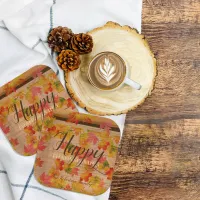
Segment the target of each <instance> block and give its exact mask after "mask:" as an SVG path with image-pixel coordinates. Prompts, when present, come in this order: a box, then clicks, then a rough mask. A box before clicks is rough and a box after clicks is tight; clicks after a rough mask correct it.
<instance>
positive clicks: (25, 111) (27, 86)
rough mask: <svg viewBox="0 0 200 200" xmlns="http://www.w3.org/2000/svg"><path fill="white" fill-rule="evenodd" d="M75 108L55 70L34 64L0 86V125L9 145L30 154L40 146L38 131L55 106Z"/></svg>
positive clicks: (40, 147)
mask: <svg viewBox="0 0 200 200" xmlns="http://www.w3.org/2000/svg"><path fill="white" fill-rule="evenodd" d="M61 107H63V108H65V109H69V110H76V109H75V106H74V104H73V102H72V100H71V99H70V98H69V96H68V94H67V93H66V91H65V89H64V87H63V86H62V84H61V83H60V81H59V80H58V78H57V76H56V74H55V73H54V72H53V71H52V70H51V69H50V68H49V67H47V66H44V65H40V66H35V67H33V68H31V69H30V70H28V71H27V72H25V73H24V74H22V75H20V76H19V77H17V78H15V79H14V80H12V81H11V82H9V83H7V84H6V85H4V86H2V87H1V88H0V127H1V129H2V131H3V132H4V134H5V135H6V137H7V139H8V140H9V142H10V144H11V145H12V147H13V149H15V151H17V152H18V153H19V154H21V155H24V156H30V155H33V154H35V153H36V152H37V149H42V148H43V145H42V144H41V143H39V142H38V132H39V131H40V130H41V127H42V121H43V120H44V117H45V116H46V115H51V113H52V111H53V110H54V109H56V108H61Z"/></svg>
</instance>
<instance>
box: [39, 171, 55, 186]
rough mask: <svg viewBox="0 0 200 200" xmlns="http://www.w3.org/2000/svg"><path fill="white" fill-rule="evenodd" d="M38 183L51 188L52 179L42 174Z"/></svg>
mask: <svg viewBox="0 0 200 200" xmlns="http://www.w3.org/2000/svg"><path fill="white" fill-rule="evenodd" d="M40 181H41V182H42V183H43V184H45V185H47V186H51V183H52V182H51V181H52V177H51V176H49V175H47V174H45V172H44V173H42V174H41V175H40Z"/></svg>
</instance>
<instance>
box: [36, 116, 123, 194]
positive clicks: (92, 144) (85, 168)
mask: <svg viewBox="0 0 200 200" xmlns="http://www.w3.org/2000/svg"><path fill="white" fill-rule="evenodd" d="M67 119H68V120H66V121H65V120H57V119H56V118H53V117H47V118H46V119H45V121H44V123H43V127H42V137H46V139H42V137H41V140H43V141H44V145H45V146H46V148H45V149H44V150H43V151H38V153H37V157H38V158H42V161H44V163H43V166H42V167H40V166H38V165H35V171H36V172H37V173H36V174H37V177H36V178H37V179H38V180H39V181H40V182H41V183H42V184H44V185H47V186H50V187H54V188H59V189H64V190H68V191H73V192H80V193H85V194H89V195H99V194H102V193H104V192H105V191H106V190H107V189H108V187H109V186H110V183H111V180H112V176H113V173H114V162H115V158H116V154H117V147H118V142H119V138H120V133H117V134H116V133H114V132H113V131H111V128H112V124H111V123H107V121H106V120H104V121H102V123H99V124H98V125H97V124H95V128H92V125H93V123H94V122H93V121H92V120H93V118H92V117H90V116H89V117H88V116H87V115H85V116H81V115H80V114H77V113H72V114H70V116H68V117H67ZM97 121H98V120H97ZM82 123H83V124H84V125H82ZM90 123H91V125H89V124H90ZM96 127H99V128H96ZM100 127H101V128H100ZM49 135H50V136H49ZM64 136H65V139H64V140H63V137H64ZM72 137H73V138H74V139H73V140H72V141H71V143H69V140H70V139H71V138H72ZM47 138H48V139H47ZM49 144H51V145H50V146H48V145H49ZM58 146H59V148H58ZM79 147H81V148H82V150H81V151H78V149H79ZM57 148H58V149H57ZM47 149H51V153H49V152H48V150H47ZM69 149H70V150H69ZM77 152H78V153H77ZM84 152H85V153H86V152H87V155H86V156H85V154H84ZM76 153H77V156H76V158H74V156H75V154H76ZM102 153H103V154H102ZM52 155H53V158H52ZM94 155H95V156H94ZM100 156H101V157H100ZM98 158H99V160H98ZM81 160H84V162H82V163H81V164H80V161H81ZM97 160H98V162H97ZM71 161H72V162H71ZM37 162H38V163H39V161H37ZM96 162H97V163H96ZM79 164H80V165H79ZM43 181H44V182H43Z"/></svg>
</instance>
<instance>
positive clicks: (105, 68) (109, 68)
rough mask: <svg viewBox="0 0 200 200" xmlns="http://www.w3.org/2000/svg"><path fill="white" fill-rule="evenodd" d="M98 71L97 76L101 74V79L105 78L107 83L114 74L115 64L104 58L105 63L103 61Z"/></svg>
mask: <svg viewBox="0 0 200 200" xmlns="http://www.w3.org/2000/svg"><path fill="white" fill-rule="evenodd" d="M98 73H99V76H101V77H102V78H103V79H105V80H106V81H107V83H108V84H109V82H110V81H111V80H112V79H113V77H114V76H115V75H116V68H115V65H112V64H111V63H110V60H109V58H105V63H104V65H102V64H101V65H100V67H99V71H98Z"/></svg>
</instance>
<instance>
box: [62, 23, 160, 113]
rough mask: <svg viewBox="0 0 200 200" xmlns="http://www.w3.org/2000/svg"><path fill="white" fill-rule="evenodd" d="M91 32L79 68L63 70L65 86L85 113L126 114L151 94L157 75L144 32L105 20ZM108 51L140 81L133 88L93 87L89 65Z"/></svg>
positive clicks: (133, 77)
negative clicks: (90, 46)
mask: <svg viewBox="0 0 200 200" xmlns="http://www.w3.org/2000/svg"><path fill="white" fill-rule="evenodd" d="M88 34H90V35H91V36H92V37H93V41H94V48H93V50H92V52H91V53H90V54H87V55H84V56H81V65H80V67H79V69H77V70H75V71H73V72H66V73H65V81H66V87H67V89H68V92H69V94H70V95H71V97H72V98H73V99H74V100H75V101H76V102H77V103H78V104H79V105H80V106H81V107H82V108H85V109H86V110H87V111H88V112H90V113H93V114H97V115H118V114H122V113H127V112H128V111H130V110H133V109H135V108H136V107H137V106H138V105H141V104H142V103H143V102H144V101H145V99H146V98H147V97H148V96H149V95H150V94H151V91H152V89H153V86H154V81H155V77H156V59H155V58H154V55H153V54H152V52H151V50H150V48H149V46H148V43H147V41H146V40H145V38H144V36H143V35H140V34H138V33H137V31H136V30H135V29H132V28H131V27H129V26H120V25H119V24H117V23H114V22H108V23H106V24H105V25H104V26H102V27H98V28H96V29H94V30H92V31H90V32H89V33H88ZM105 51H110V52H114V53H116V54H118V55H119V56H120V57H122V58H123V59H124V60H125V61H126V63H127V64H128V66H129V70H128V71H129V78H131V79H132V80H134V81H136V82H138V83H140V84H141V86H142V88H141V90H136V89H134V88H132V87H131V86H128V85H126V84H124V85H123V86H122V87H120V88H119V89H117V90H116V91H102V90H99V89H96V88H95V87H93V86H92V84H91V83H90V82H89V80H88V77H87V74H88V66H89V64H90V62H91V61H92V59H93V58H94V57H95V56H96V55H97V54H99V53H101V52H105Z"/></svg>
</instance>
